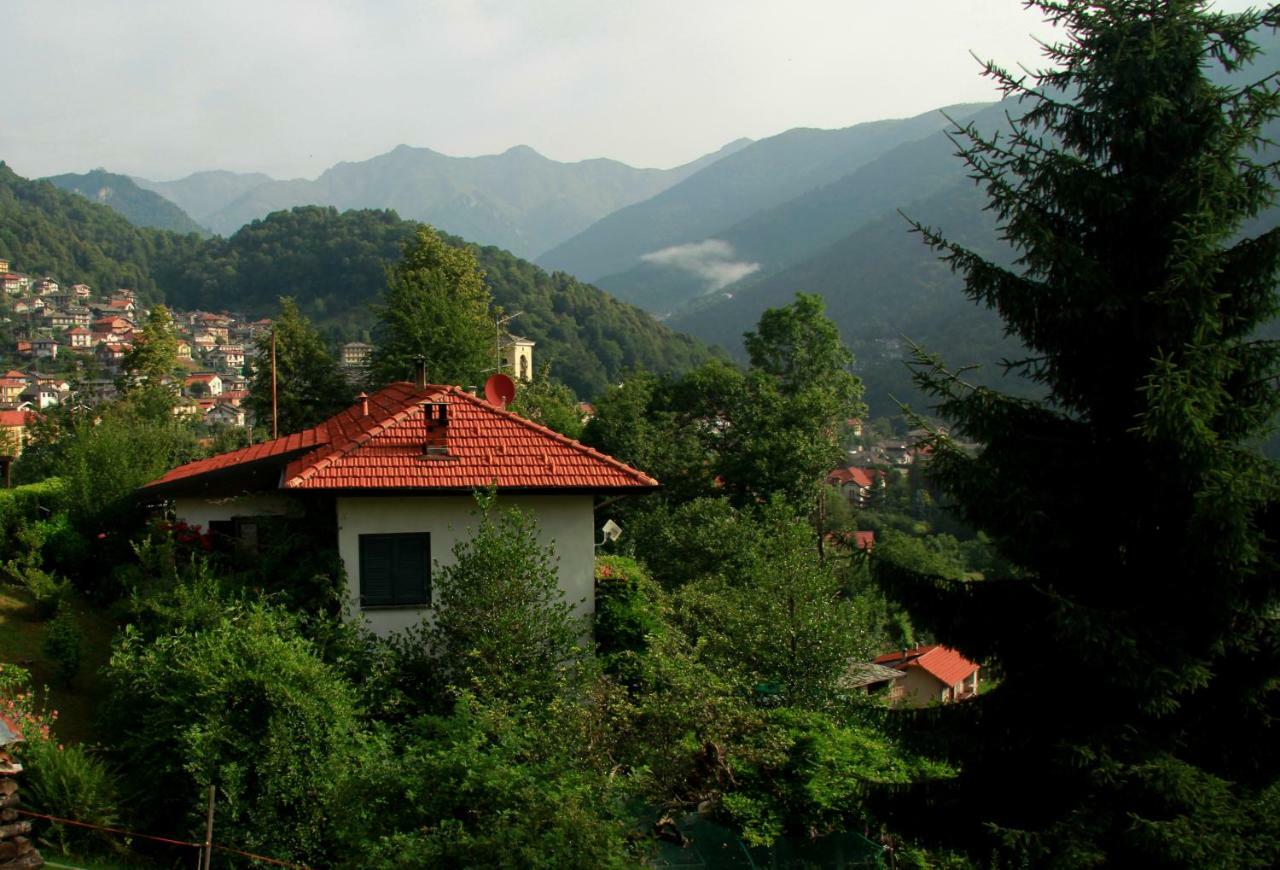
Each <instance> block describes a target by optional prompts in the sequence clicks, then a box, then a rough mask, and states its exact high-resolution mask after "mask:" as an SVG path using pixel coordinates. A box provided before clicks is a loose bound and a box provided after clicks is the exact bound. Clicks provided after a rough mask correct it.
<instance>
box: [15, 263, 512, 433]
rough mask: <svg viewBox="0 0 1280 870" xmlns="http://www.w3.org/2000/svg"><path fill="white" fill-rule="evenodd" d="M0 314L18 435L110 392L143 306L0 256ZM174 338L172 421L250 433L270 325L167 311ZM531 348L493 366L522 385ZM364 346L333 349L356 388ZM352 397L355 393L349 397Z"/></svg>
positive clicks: (508, 351) (367, 351)
mask: <svg viewBox="0 0 1280 870" xmlns="http://www.w3.org/2000/svg"><path fill="white" fill-rule="evenodd" d="M0 283H2V285H3V291H4V292H3V295H2V296H0V317H2V318H3V323H4V324H5V325H6V326H7V327H8V328H9V332H10V334H11V335H12V338H11V340H10V341H9V342H8V345H7V346H6V347H4V348H2V349H0V359H7V360H8V362H9V364H10V367H9V368H8V370H7V371H4V373H3V375H2V376H0V413H3V414H4V415H5V416H0V427H3V428H5V429H9V430H17V431H14V432H13V434H15V435H17V436H18V437H17V450H18V452H19V453H20V452H21V442H22V437H21V436H22V428H23V426H24V424H25V422H27V421H29V420H30V416H29V415H30V414H34V413H38V412H40V411H43V410H45V409H47V408H50V407H53V406H57V405H70V406H72V407H79V406H83V407H92V406H94V405H97V404H100V403H102V402H109V401H112V400H114V399H116V398H117V397H118V395H119V378H120V377H121V375H122V373H123V372H122V364H123V362H124V359H125V356H126V354H128V352H129V350H130V349H131V348H132V347H133V346H134V343H135V342H136V341H138V340H139V338H140V336H141V334H142V330H141V324H142V322H143V320H144V319H145V317H146V310H145V306H144V305H142V304H141V303H140V301H139V299H138V295H137V293H135V292H134V291H133V290H130V289H128V288H118V289H115V290H112V291H109V292H106V293H102V292H96V291H95V290H94V289H93V288H92V287H90V286H89V285H87V284H83V283H76V284H71V285H70V286H64V285H62V284H60V283H59V282H58V281H57V280H56V279H55V278H54V277H51V276H48V275H45V276H40V277H33V276H31V275H27V274H24V273H23V272H21V271H18V270H17V268H16V264H14V263H11V262H10V261H9V260H7V259H0ZM170 315H171V316H172V318H173V322H174V327H175V331H176V335H177V338H178V365H179V367H180V369H181V370H182V371H181V373H180V374H179V375H178V376H177V377H179V378H181V383H178V382H177V381H176V380H175V383H174V384H173V386H175V387H176V388H177V390H178V392H179V394H180V399H179V401H178V403H177V405H176V407H175V408H174V413H175V414H176V415H181V416H184V417H188V418H191V419H195V420H197V421H199V422H202V423H204V424H206V425H207V426H208V427H209V428H210V429H211V430H218V429H225V428H240V429H252V427H254V426H255V425H270V421H257V420H254V419H253V415H252V414H251V413H250V412H249V411H248V409H247V408H246V407H245V399H246V398H247V397H248V395H249V382H250V379H251V378H252V377H253V372H254V361H255V360H256V359H258V358H259V355H260V354H262V353H264V352H269V350H268V349H269V345H270V339H271V328H272V320H271V319H270V318H267V317H262V318H256V319H252V318H250V317H247V316H245V315H243V314H239V313H234V312H227V311H221V312H211V311H183V310H177V309H170ZM534 347H535V342H533V341H530V340H529V339H526V338H523V337H521V336H516V335H510V334H505V335H503V341H502V344H501V348H500V349H501V355H502V356H501V360H502V362H501V365H502V368H503V369H504V370H505V371H508V372H510V373H511V375H512V376H513V377H517V378H519V379H521V380H523V381H529V380H531V379H532V378H533V373H534V368H533V351H534ZM373 349H374V348H373V345H371V344H369V343H367V342H362V341H350V342H346V343H344V344H342V345H341V346H340V347H339V348H338V351H337V355H336V356H337V361H338V363H339V365H340V367H341V369H342V371H343V372H344V373H345V374H346V375H347V377H348V379H349V380H350V381H351V383H352V386H353V388H355V387H358V386H359V385H360V384H361V382H362V380H363V378H364V375H365V372H366V371H367V369H368V365H369V361H370V359H371V357H372V354H373ZM353 394H354V393H353Z"/></svg>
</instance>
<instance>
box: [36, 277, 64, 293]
mask: <svg viewBox="0 0 1280 870" xmlns="http://www.w3.org/2000/svg"><path fill="white" fill-rule="evenodd" d="M31 289H33V290H34V291H35V292H36V295H37V296H48V295H50V294H51V293H57V292H58V282H57V281H55V280H53V279H52V278H49V277H47V276H46V277H44V278H41V279H39V280H38V281H36V282H35V284H33V285H32V288H31Z"/></svg>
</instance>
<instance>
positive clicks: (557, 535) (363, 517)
mask: <svg viewBox="0 0 1280 870" xmlns="http://www.w3.org/2000/svg"><path fill="white" fill-rule="evenodd" d="M498 506H499V507H500V508H502V507H519V508H522V509H524V510H527V511H530V512H531V513H532V514H533V516H534V519H535V520H536V521H537V524H538V530H539V536H540V538H541V540H542V542H543V543H544V544H549V545H551V546H553V547H554V552H555V555H556V557H557V559H558V560H559V561H558V565H557V569H558V571H559V575H560V588H561V589H563V590H564V594H565V598H566V599H567V600H568V601H569V602H571V603H573V604H574V605H575V606H576V607H577V610H578V613H580V614H583V613H590V612H592V611H593V610H594V609H595V588H594V583H595V525H594V510H593V500H592V497H591V496H590V495H529V496H505V497H500V498H499V499H498ZM337 510H338V550H339V552H340V553H341V555H342V560H343V562H344V564H345V565H346V569H347V590H348V601H349V604H348V608H349V609H348V613H350V615H351V616H352V617H353V618H358V617H362V618H363V619H365V620H367V622H368V623H369V627H370V628H371V629H372V630H373V631H374V632H375V633H377V634H378V635H380V636H386V635H388V634H391V633H392V632H396V631H401V630H403V629H405V628H408V627H410V626H413V625H416V624H417V623H418V622H419V621H420V620H421V619H423V618H424V617H426V618H428V619H429V618H430V616H431V609H430V608H421V607H391V608H387V607H383V608H368V609H364V610H361V609H360V607H359V596H360V535H364V534H394V533H404V532H430V533H431V560H432V576H433V577H435V576H438V571H439V569H440V568H441V567H443V566H445V565H448V564H450V563H451V562H452V561H453V547H454V544H456V543H457V542H458V541H459V540H465V539H467V538H469V537H470V536H471V533H472V532H471V530H472V528H473V527H474V525H475V521H476V519H475V515H474V514H475V510H476V504H475V499H473V498H472V497H471V496H470V495H459V496H417V497H415V496H404V497H385V496H365V497H353V498H345V497H344V498H339V499H337Z"/></svg>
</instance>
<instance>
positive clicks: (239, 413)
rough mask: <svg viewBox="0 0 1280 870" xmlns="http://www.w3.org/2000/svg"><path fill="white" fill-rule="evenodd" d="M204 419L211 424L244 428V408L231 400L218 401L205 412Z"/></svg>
mask: <svg viewBox="0 0 1280 870" xmlns="http://www.w3.org/2000/svg"><path fill="white" fill-rule="evenodd" d="M204 421H205V422H206V423H208V424H210V425H221V426H237V427H240V428H244V409H243V408H240V407H238V406H236V405H233V404H231V403H230V402H218V403H217V404H216V405H214V406H213V407H212V408H210V409H209V410H208V411H207V412H205V415H204Z"/></svg>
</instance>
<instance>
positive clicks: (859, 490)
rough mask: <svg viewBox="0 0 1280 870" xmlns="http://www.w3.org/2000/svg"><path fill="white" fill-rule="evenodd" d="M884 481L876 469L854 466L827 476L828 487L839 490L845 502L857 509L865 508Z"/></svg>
mask: <svg viewBox="0 0 1280 870" xmlns="http://www.w3.org/2000/svg"><path fill="white" fill-rule="evenodd" d="M883 481H884V477H883V476H882V475H881V474H880V472H878V471H877V470H876V469H874V468H859V467H857V466H853V465H851V466H849V467H848V468H837V469H836V470H835V471H833V472H831V473H830V474H828V475H827V486H833V487H835V488H836V489H838V490H839V491H840V494H841V495H843V496H844V497H845V500H846V501H848V502H849V504H851V505H854V506H855V507H865V506H866V504H867V502H868V501H870V499H871V494H872V493H873V492H874V491H875V490H876V489H877V488H878V487H880V486H882V485H883Z"/></svg>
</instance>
